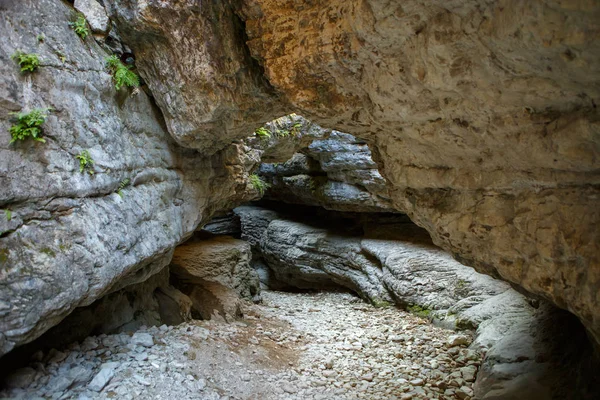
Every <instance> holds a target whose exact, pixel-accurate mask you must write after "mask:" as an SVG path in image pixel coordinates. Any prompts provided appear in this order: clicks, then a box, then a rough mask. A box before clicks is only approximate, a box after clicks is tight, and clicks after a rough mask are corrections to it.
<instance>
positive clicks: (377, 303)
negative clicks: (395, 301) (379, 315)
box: [371, 299, 392, 308]
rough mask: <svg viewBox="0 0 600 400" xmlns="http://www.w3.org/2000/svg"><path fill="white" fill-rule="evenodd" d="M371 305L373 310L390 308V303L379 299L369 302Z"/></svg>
mask: <svg viewBox="0 0 600 400" xmlns="http://www.w3.org/2000/svg"><path fill="white" fill-rule="evenodd" d="M371 304H373V307H375V308H388V307H391V306H392V303H390V302H389V301H386V300H379V299H373V300H371Z"/></svg>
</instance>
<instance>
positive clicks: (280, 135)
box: [277, 129, 290, 137]
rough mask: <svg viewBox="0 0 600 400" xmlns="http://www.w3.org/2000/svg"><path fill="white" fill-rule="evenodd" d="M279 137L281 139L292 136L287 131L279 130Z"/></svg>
mask: <svg viewBox="0 0 600 400" xmlns="http://www.w3.org/2000/svg"><path fill="white" fill-rule="evenodd" d="M277 136H279V137H286V136H290V131H288V130H287V129H277Z"/></svg>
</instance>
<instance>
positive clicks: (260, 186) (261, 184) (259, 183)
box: [250, 174, 271, 196]
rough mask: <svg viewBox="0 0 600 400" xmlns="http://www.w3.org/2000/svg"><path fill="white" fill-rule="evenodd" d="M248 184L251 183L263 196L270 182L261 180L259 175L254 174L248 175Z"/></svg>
mask: <svg viewBox="0 0 600 400" xmlns="http://www.w3.org/2000/svg"><path fill="white" fill-rule="evenodd" d="M250 184H251V185H252V187H253V188H254V189H256V190H257V191H258V193H260V195H261V196H263V195H264V194H265V191H266V190H267V189H268V188H270V187H271V185H270V184H268V183H267V182H265V181H263V180H262V179H261V178H260V176H258V175H256V174H252V175H250Z"/></svg>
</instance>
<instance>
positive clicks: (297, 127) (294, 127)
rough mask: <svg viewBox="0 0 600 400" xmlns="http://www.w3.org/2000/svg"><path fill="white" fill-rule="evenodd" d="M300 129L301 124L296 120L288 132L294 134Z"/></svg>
mask: <svg viewBox="0 0 600 400" xmlns="http://www.w3.org/2000/svg"><path fill="white" fill-rule="evenodd" d="M300 129H302V124H301V123H300V122H296V123H295V124H294V125H293V126H292V129H291V130H290V133H291V134H292V136H296V135H298V134H299V133H300Z"/></svg>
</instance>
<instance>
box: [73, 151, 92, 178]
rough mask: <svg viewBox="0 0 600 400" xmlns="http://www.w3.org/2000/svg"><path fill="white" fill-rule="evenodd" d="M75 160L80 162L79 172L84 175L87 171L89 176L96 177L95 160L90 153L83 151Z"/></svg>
mask: <svg viewBox="0 0 600 400" xmlns="http://www.w3.org/2000/svg"><path fill="white" fill-rule="evenodd" d="M75 158H77V159H78V160H79V172H81V173H83V172H86V171H87V173H88V174H90V175H94V170H93V168H94V160H93V159H92V156H91V155H90V152H89V151H87V150H83V151H81V152H80V153H79V154H78V155H76V156H75Z"/></svg>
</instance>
